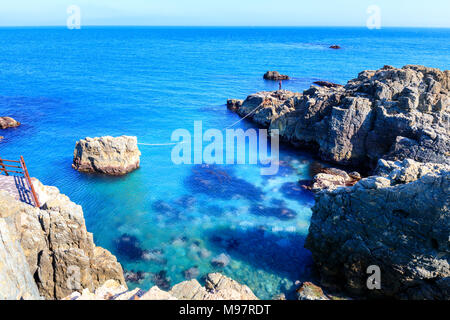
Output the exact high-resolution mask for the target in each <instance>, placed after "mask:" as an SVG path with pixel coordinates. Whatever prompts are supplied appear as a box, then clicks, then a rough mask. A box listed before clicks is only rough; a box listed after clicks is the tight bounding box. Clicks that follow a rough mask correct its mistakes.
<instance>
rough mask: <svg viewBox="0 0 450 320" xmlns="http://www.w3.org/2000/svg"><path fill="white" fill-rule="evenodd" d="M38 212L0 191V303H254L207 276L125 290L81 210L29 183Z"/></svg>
mask: <svg viewBox="0 0 450 320" xmlns="http://www.w3.org/2000/svg"><path fill="white" fill-rule="evenodd" d="M33 184H34V187H35V189H36V192H37V193H38V196H39V199H40V201H41V202H42V207H41V208H34V207H32V206H30V205H28V204H25V203H23V202H21V201H19V200H16V199H14V198H13V197H12V196H11V195H10V194H9V193H7V192H5V191H0V300H20V299H25V300H41V299H46V300H55V299H56V300H61V299H63V300H177V299H179V300H257V299H258V298H257V297H256V296H255V295H254V294H253V292H252V291H251V290H250V289H249V288H248V287H247V286H245V285H241V284H239V283H238V282H236V281H234V280H232V279H230V278H227V277H225V276H223V275H221V274H218V273H215V274H209V275H207V277H206V285H205V286H204V287H203V286H201V285H200V283H199V282H198V281H197V280H195V279H193V280H190V281H185V282H182V283H180V284H177V285H175V286H174V287H173V288H171V289H170V290H169V291H163V290H161V289H159V288H158V287H157V286H155V287H153V288H151V289H150V290H149V291H147V292H145V291H143V290H141V289H135V290H128V287H127V285H126V282H125V278H124V274H123V270H122V267H121V265H120V264H119V262H117V259H116V257H115V256H114V255H112V254H111V253H110V252H109V251H107V250H105V249H103V248H101V247H97V246H96V245H95V243H94V242H93V236H92V234H91V233H89V232H87V230H86V225H85V221H84V217H83V211H82V208H81V207H80V206H79V205H76V204H75V203H73V202H71V201H70V199H69V198H68V197H67V196H65V195H62V194H61V193H60V192H59V190H58V189H57V188H55V187H50V186H44V185H43V184H42V183H40V182H39V181H38V180H34V181H33Z"/></svg>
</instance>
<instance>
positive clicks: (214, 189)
mask: <svg viewBox="0 0 450 320" xmlns="http://www.w3.org/2000/svg"><path fill="white" fill-rule="evenodd" d="M185 185H186V187H187V188H189V189H190V190H191V191H192V192H193V193H202V194H206V195H208V196H209V197H211V198H219V199H224V200H231V199H236V198H246V199H248V200H250V201H260V200H262V199H263V195H264V193H263V191H262V190H261V189H259V188H257V187H255V186H254V185H253V184H251V183H249V182H247V181H245V180H244V179H240V178H238V177H236V176H234V175H233V172H232V170H231V168H229V167H225V166H223V167H219V166H217V165H207V164H203V165H196V166H194V168H193V169H192V174H191V175H190V176H189V177H188V178H187V179H186V181H185Z"/></svg>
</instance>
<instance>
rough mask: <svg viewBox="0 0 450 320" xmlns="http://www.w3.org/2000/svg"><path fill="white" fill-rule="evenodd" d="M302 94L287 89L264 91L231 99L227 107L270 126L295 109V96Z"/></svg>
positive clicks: (260, 123)
mask: <svg viewBox="0 0 450 320" xmlns="http://www.w3.org/2000/svg"><path fill="white" fill-rule="evenodd" d="M300 96H301V94H299V93H293V92H290V91H287V90H279V91H274V92H265V91H263V92H258V93H255V94H252V95H250V96H248V97H247V99H245V101H243V100H236V99H230V100H228V102H227V107H228V109H230V110H232V111H235V112H236V113H237V114H239V115H240V116H241V117H245V116H248V117H249V119H252V121H253V122H255V123H257V124H259V125H262V126H264V127H268V126H269V125H270V124H271V123H272V122H273V121H275V120H276V119H277V118H279V117H280V116H282V115H284V114H287V113H290V112H292V111H294V110H295V109H294V102H295V98H298V97H300Z"/></svg>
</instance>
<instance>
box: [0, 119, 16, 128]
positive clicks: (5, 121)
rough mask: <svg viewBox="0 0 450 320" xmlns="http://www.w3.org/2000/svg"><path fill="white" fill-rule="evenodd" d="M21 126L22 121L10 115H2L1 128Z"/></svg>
mask: <svg viewBox="0 0 450 320" xmlns="http://www.w3.org/2000/svg"><path fill="white" fill-rule="evenodd" d="M18 126H20V122H18V121H16V120H14V119H13V118H10V117H0V129H8V128H14V127H18Z"/></svg>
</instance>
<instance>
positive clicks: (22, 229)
mask: <svg viewBox="0 0 450 320" xmlns="http://www.w3.org/2000/svg"><path fill="white" fill-rule="evenodd" d="M33 184H34V186H35V187H36V192H37V193H38V196H39V199H40V201H41V203H42V207H41V208H40V209H39V208H34V207H32V206H30V205H28V204H25V203H22V202H20V201H17V200H16V199H14V198H13V197H11V196H10V195H9V194H7V193H0V212H1V214H2V216H4V215H8V217H10V218H11V219H13V218H14V219H16V221H20V223H19V224H16V226H17V228H16V230H15V233H14V234H15V236H16V237H17V239H19V240H20V247H21V248H22V250H23V254H24V256H25V258H26V262H27V267H28V268H29V273H30V276H31V277H32V278H34V281H35V285H37V288H38V289H39V293H40V295H41V296H43V297H44V298H46V299H61V298H64V297H66V296H67V295H69V294H70V293H71V292H73V291H74V289H84V288H87V289H89V290H94V289H95V288H97V287H98V286H100V285H102V284H103V283H104V282H105V281H106V280H109V279H114V280H117V281H118V282H119V283H121V284H124V285H125V280H124V277H123V271H122V267H121V266H120V264H119V263H118V262H117V260H116V258H115V257H114V256H113V255H112V254H111V253H110V252H108V251H107V250H105V249H102V248H100V247H96V246H95V244H94V242H93V237H92V234H91V233H89V232H87V230H86V225H85V222H84V217H83V211H82V208H81V207H80V206H78V205H76V204H75V203H73V202H71V201H70V199H69V198H68V197H66V196H65V195H62V194H60V193H59V190H58V189H57V188H55V187H47V186H44V185H42V184H41V183H40V182H39V181H37V180H35V181H34V182H33ZM0 232H1V233H3V232H4V230H3V228H0ZM0 247H1V244H0ZM19 251H20V250H19ZM19 251H18V252H19ZM5 263H7V260H6V262H5V261H3V260H0V265H2V264H5ZM16 268H19V269H25V266H24V265H23V264H22V263H19V264H17V265H16ZM0 291H2V289H1V288H0ZM29 293H30V295H32V296H33V297H34V295H33V291H29Z"/></svg>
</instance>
